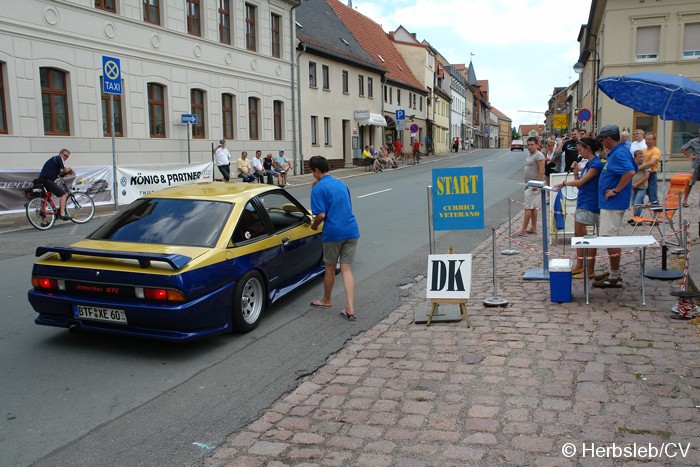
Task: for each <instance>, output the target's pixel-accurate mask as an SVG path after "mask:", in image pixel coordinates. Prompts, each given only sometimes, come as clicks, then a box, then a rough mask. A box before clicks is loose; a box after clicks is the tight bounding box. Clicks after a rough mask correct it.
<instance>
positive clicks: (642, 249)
mask: <svg viewBox="0 0 700 467" xmlns="http://www.w3.org/2000/svg"><path fill="white" fill-rule="evenodd" d="M659 246H660V245H659V243H658V241H657V240H656V239H655V238H654V237H653V236H652V235H626V236H621V237H574V238H572V239H571V248H573V249H576V250H583V288H584V290H585V291H586V305H588V303H589V301H588V261H587V257H588V250H589V249H591V248H596V249H601V248H621V249H624V248H639V270H640V280H641V285H642V305H646V297H645V295H644V262H645V260H646V251H647V248H649V247H654V248H655V247H659Z"/></svg>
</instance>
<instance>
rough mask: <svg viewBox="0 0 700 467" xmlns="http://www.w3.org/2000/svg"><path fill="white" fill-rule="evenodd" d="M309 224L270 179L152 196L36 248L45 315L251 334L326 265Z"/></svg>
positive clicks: (168, 331)
mask: <svg viewBox="0 0 700 467" xmlns="http://www.w3.org/2000/svg"><path fill="white" fill-rule="evenodd" d="M310 224H311V214H310V213H309V211H308V210H307V209H306V208H305V207H304V206H303V205H302V204H301V203H299V201H297V200H296V199H294V197H292V196H291V195H290V194H289V193H287V192H286V191H285V190H283V189H280V188H276V187H272V186H270V185H250V184H247V183H246V184H243V183H201V184H193V185H186V186H181V187H174V188H168V189H165V190H162V191H158V192H155V193H151V194H149V195H147V196H144V197H143V198H140V199H138V200H137V201H135V202H134V203H132V204H131V205H130V206H128V207H127V208H126V209H125V210H124V211H121V212H119V213H118V214H117V215H116V216H115V217H114V218H112V219H111V220H110V221H108V222H107V223H105V224H104V225H103V226H102V227H100V228H99V229H97V230H96V231H95V232H93V233H92V234H90V235H89V236H88V237H87V238H86V239H84V240H81V241H79V242H77V243H74V244H73V245H71V246H68V247H60V246H46V247H39V248H37V251H36V254H37V256H40V257H41V258H40V259H38V260H37V261H36V263H35V264H34V268H33V270H32V285H33V287H34V288H33V289H31V290H30V291H29V293H28V295H29V302H30V303H31V305H32V307H34V310H36V311H37V312H38V313H39V316H38V317H37V318H36V320H35V322H36V323H37V324H42V325H46V326H58V327H64V328H67V327H73V326H77V327H79V328H81V329H85V330H90V331H98V332H108V333H114V334H128V335H133V336H142V337H148V338H153V339H162V340H168V341H187V340H192V339H199V338H202V337H206V336H211V335H214V334H221V333H224V332H229V331H236V332H247V331H250V330H252V329H254V328H255V327H256V326H257V324H258V322H259V320H260V317H261V315H262V313H263V310H264V309H265V307H266V306H267V305H269V304H271V303H274V302H276V301H277V300H279V299H280V298H282V297H283V296H285V295H286V294H288V293H290V292H292V291H293V290H295V289H296V288H298V287H300V286H301V285H303V284H305V283H307V282H309V281H310V280H312V279H314V278H316V277H317V276H319V275H322V274H323V270H324V268H323V258H322V256H323V247H322V243H321V233H320V229H319V230H318V231H313V230H311V229H310Z"/></svg>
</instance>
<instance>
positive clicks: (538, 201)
mask: <svg viewBox="0 0 700 467" xmlns="http://www.w3.org/2000/svg"><path fill="white" fill-rule="evenodd" d="M523 204H524V205H525V209H537V208H538V207H539V206H541V205H542V195H541V194H540V189H539V188H532V187H531V186H529V187H527V188H525V200H524V201H523Z"/></svg>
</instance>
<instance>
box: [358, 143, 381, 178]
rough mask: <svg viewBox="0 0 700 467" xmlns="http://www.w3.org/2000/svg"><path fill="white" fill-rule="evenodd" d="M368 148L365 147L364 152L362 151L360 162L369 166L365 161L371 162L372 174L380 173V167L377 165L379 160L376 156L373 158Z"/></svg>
mask: <svg viewBox="0 0 700 467" xmlns="http://www.w3.org/2000/svg"><path fill="white" fill-rule="evenodd" d="M369 148H370V147H369V146H365V150H364V151H362V160H363V161H364V162H365V164H369V162H367V160H372V168H373V169H374V172H375V173H377V172H381V171H382V166H381V164H380V163H379V160H378V158H377V157H376V156H373V155H372V153H371V152H370V151H369Z"/></svg>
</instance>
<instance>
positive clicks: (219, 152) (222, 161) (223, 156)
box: [214, 139, 231, 182]
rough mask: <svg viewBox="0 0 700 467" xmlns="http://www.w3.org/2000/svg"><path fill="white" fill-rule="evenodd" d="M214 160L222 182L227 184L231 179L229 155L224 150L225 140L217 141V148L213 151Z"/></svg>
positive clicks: (226, 150)
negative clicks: (222, 178)
mask: <svg viewBox="0 0 700 467" xmlns="http://www.w3.org/2000/svg"><path fill="white" fill-rule="evenodd" d="M214 158H215V159H216V166H217V167H218V168H219V172H221V175H222V176H223V177H224V182H228V181H229V180H230V178H231V153H230V152H228V149H226V141H225V140H223V139H222V140H221V141H219V146H218V147H217V148H216V151H214Z"/></svg>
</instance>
